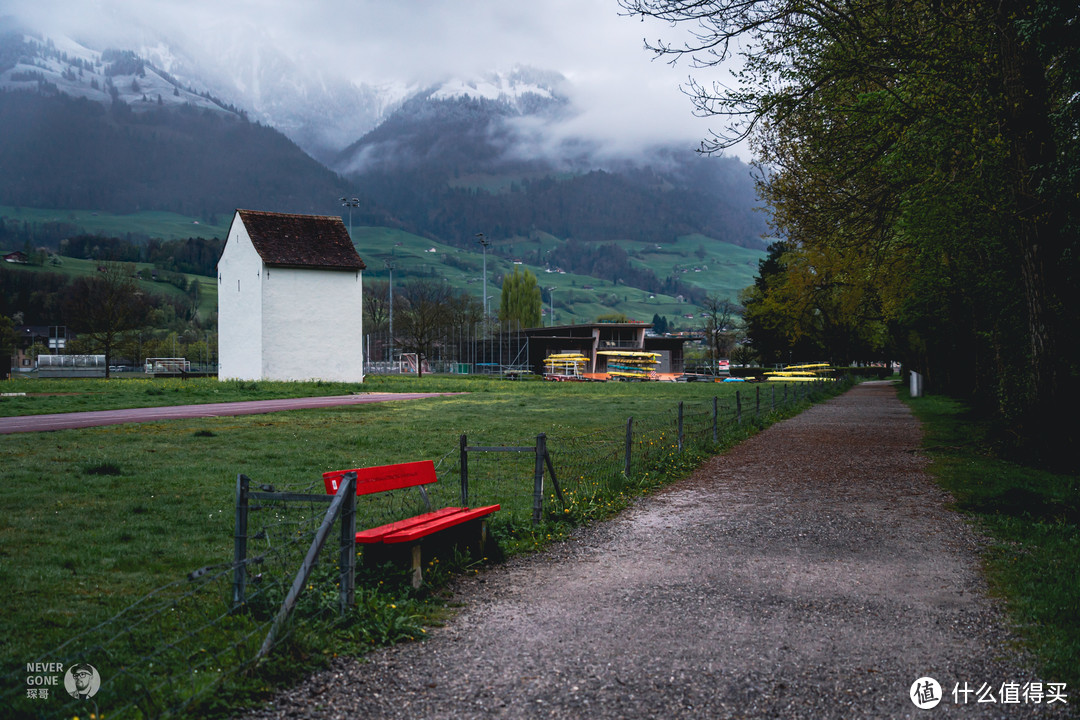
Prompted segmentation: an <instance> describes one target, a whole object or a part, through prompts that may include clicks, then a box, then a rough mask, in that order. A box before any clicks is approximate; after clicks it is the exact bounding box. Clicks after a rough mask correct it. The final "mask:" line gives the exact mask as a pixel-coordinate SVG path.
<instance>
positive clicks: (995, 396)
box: [621, 0, 1080, 452]
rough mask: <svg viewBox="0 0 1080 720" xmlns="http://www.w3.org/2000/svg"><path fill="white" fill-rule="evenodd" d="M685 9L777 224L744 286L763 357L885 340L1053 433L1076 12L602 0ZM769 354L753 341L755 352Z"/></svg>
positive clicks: (1001, 0) (1071, 306)
mask: <svg viewBox="0 0 1080 720" xmlns="http://www.w3.org/2000/svg"><path fill="white" fill-rule="evenodd" d="M621 2H622V3H623V5H624V6H625V7H627V8H628V9H630V10H632V11H633V12H635V13H640V14H642V15H647V16H653V17H657V18H660V19H663V20H665V21H669V22H674V23H676V24H677V23H680V22H688V23H692V24H693V27H694V31H693V33H692V34H691V35H690V36H689V39H688V40H687V41H686V42H685V43H684V44H672V45H665V44H658V45H657V46H656V47H655V48H654V49H655V50H656V51H657V52H658V53H660V54H673V55H675V56H678V55H692V56H694V58H695V59H696V60H697V61H698V63H699V65H700V66H709V67H717V66H718V65H719V63H720V62H722V61H725V60H726V59H727V58H728V57H729V56H730V55H731V52H730V49H731V48H732V47H734V45H733V43H735V42H736V39H738V43H739V47H740V48H742V51H741V52H742V56H743V57H742V59H743V65H742V69H741V71H740V72H739V74H738V76H737V78H736V83H735V84H733V85H721V84H711V83H706V82H699V81H692V82H691V84H690V87H689V90H690V92H691V94H692V96H693V98H694V101H695V103H696V105H697V108H698V110H699V111H701V112H704V113H707V114H713V115H720V116H723V117H724V118H725V119H726V121H727V123H726V128H725V130H723V131H722V132H718V133H717V134H716V135H714V136H713V137H712V138H711V139H710V140H709V141H707V142H706V149H707V150H716V149H720V148H723V147H728V146H730V145H731V144H733V143H735V142H738V141H741V140H742V139H745V138H750V139H751V140H752V142H753V144H754V147H755V151H756V153H757V156H758V158H759V161H760V163H761V166H762V170H763V172H762V176H763V180H762V183H761V191H762V192H763V194H764V196H765V198H766V199H767V200H768V202H769V204H770V205H771V207H772V210H773V222H774V224H775V229H776V231H777V235H778V236H779V237H781V238H782V242H780V243H778V244H776V245H774V246H773V247H772V249H771V250H770V254H769V257H768V258H767V259H766V260H764V261H763V262H762V265H761V275H760V277H759V279H758V282H757V283H756V284H755V286H754V287H753V288H751V289H750V290H749V291H748V292H747V293H746V296H745V297H744V298H743V301H744V304H745V305H746V311H747V321H748V323H749V327H750V334H751V337H752V339H753V340H754V342H755V343H757V344H758V345H759V346H760V348H761V350H762V351H763V352H764V353H766V354H767V355H771V356H772V357H773V358H775V359H787V358H786V357H783V355H784V353H785V352H794V351H797V352H798V354H799V355H800V356H805V355H815V356H816V355H819V354H824V355H826V356H828V357H830V358H832V359H837V360H841V359H842V360H850V359H856V358H857V357H858V356H859V355H863V354H867V353H873V354H877V355H878V356H879V357H880V356H882V355H891V356H894V357H899V358H901V359H902V360H903V361H904V362H905V364H906V365H907V366H908V367H909V368H912V369H916V370H919V371H921V372H923V373H925V374H926V375H927V376H928V378H929V380H930V382H931V383H932V384H933V385H935V386H936V387H937V388H939V389H941V390H945V391H951V392H958V393H963V394H967V395H969V396H971V397H973V398H974V399H975V400H977V401H978V402H980V403H981V404H982V405H984V406H985V407H989V408H992V409H993V410H994V411H995V412H996V413H997V414H998V416H999V417H1000V418H1002V419H1003V420H1005V421H1006V423H1005V425H1006V426H1007V427H1009V428H1010V429H1011V430H1012V431H1013V432H1014V433H1015V435H1016V437H1017V438H1018V439H1019V440H1021V441H1022V442H1023V443H1025V444H1026V445H1027V446H1028V447H1029V448H1033V449H1039V450H1042V451H1048V452H1052V451H1054V450H1055V449H1060V448H1063V447H1065V446H1066V445H1065V443H1066V442H1067V440H1068V438H1067V436H1068V435H1069V434H1075V428H1076V427H1077V424H1076V423H1074V422H1063V421H1062V418H1065V417H1068V413H1069V412H1070V411H1071V410H1072V408H1073V402H1074V400H1075V399H1076V397H1077V385H1078V383H1077V378H1078V359H1077V358H1078V355H1077V351H1078V349H1080V348H1078V347H1077V344H1078V340H1077V338H1078V336H1077V334H1076V333H1075V331H1074V330H1073V328H1075V326H1076V323H1077V320H1080V317H1078V314H1080V313H1078V308H1080V305H1078V303H1077V300H1078V299H1080V298H1078V297H1077V293H1078V288H1080V283H1078V282H1077V280H1078V277H1077V273H1078V270H1080V267H1078V264H1077V263H1078V260H1077V250H1078V249H1080V248H1078V235H1080V233H1078V232H1077V231H1078V229H1080V191H1078V189H1080V163H1078V158H1080V82H1078V81H1080V17H1077V16H1078V14H1080V13H1078V10H1077V6H1076V5H1075V3H1073V4H1069V3H1059V2H1056V1H1055V0H969V1H965V2H955V1H949V0H945V1H944V2H943V1H941V0H913V1H912V2H903V3H897V2H892V1H891V0H850V1H849V2H846V3H841V4H836V3H829V2H818V1H817V0H810V1H809V2H806V1H804V0H798V1H796V0H770V1H761V2H755V1H744V0H717V1H715V2H707V3H696V2H695V3H688V2H681V1H679V0H621ZM766 359H769V358H766Z"/></svg>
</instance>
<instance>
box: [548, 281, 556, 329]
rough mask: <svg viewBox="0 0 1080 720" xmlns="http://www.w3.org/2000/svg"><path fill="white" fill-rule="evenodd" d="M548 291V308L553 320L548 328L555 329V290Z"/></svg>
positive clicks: (550, 288)
mask: <svg viewBox="0 0 1080 720" xmlns="http://www.w3.org/2000/svg"><path fill="white" fill-rule="evenodd" d="M547 291H548V308H549V309H550V310H549V312H548V314H549V315H551V320H550V321H549V323H548V327H555V288H553V287H549V288H548V289H547Z"/></svg>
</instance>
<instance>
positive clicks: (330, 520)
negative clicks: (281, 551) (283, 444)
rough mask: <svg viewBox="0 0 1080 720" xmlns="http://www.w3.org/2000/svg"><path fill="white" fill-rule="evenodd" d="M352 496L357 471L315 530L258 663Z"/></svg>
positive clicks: (347, 478) (347, 476)
mask: <svg viewBox="0 0 1080 720" xmlns="http://www.w3.org/2000/svg"><path fill="white" fill-rule="evenodd" d="M350 496H351V497H352V498H353V502H356V473H346V474H345V476H344V477H343V478H342V483H341V485H339V486H338V491H337V493H336V494H335V495H334V499H333V501H331V503H330V509H329V510H327V511H326V515H324V516H323V520H322V524H320V525H319V529H318V530H316V531H315V539H314V540H313V541H312V543H311V547H309V548H308V551H307V555H305V556H304V562H303V563H302V564H301V565H300V571H299V572H298V573H296V577H295V578H294V579H293V584H292V587H291V588H289V593H288V595H286V596H285V602H283V603H281V607H280V608H278V611H277V614H276V615H275V616H274V621H273V622H272V623H271V624H270V632H268V633H267V634H266V639H265V640H263V644H262V647H261V648H259V652H258V653H257V654H256V655H255V662H256V663H258V662H259V661H260V660H262V659H263V658H264V657H266V654H267V653H269V652H270V649H271V648H272V647H273V646H274V639H275V638H276V637H277V634H278V631H280V630H281V626H282V625H284V624H285V621H286V620H287V619H288V617H289V613H291V612H292V609H293V607H294V606H295V605H296V599H297V598H298V597H299V596H300V592H301V591H302V590H303V589H304V584H305V583H306V582H307V579H308V576H309V575H311V571H312V570H313V569H314V568H315V560H316V559H317V558H318V557H319V551H320V550H322V547H323V545H324V544H325V543H326V538H327V536H328V535H329V534H330V529H331V528H332V527H333V525H334V521H335V520H336V519H337V518H338V516H339V515H340V514H341V508H342V506H343V505H344V504H345V502H346V498H347V497H350ZM355 541H356V538H355V533H353V542H355Z"/></svg>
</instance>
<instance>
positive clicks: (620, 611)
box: [248, 383, 1080, 720]
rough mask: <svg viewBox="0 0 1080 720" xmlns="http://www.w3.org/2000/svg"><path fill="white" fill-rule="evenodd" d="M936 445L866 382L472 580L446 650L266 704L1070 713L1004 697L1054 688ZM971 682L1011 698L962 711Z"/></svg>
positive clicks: (346, 661)
mask: <svg viewBox="0 0 1080 720" xmlns="http://www.w3.org/2000/svg"><path fill="white" fill-rule="evenodd" d="M919 440H920V429H919V425H918V423H917V422H916V420H915V419H914V418H913V417H912V415H911V414H910V412H909V411H908V410H907V408H906V407H905V406H904V405H902V404H901V403H900V402H899V401H898V400H897V398H896V394H895V391H894V389H893V387H892V386H891V385H889V384H883V383H865V384H862V385H858V386H856V387H855V388H853V389H852V390H851V391H849V392H848V393H846V394H844V395H842V396H840V397H838V398H835V399H833V400H831V401H829V402H827V403H824V404H821V405H818V406H815V407H813V408H811V409H810V410H807V411H806V412H804V413H802V414H801V415H799V416H798V417H795V418H793V419H791V420H788V421H786V422H783V423H780V424H777V425H774V426H772V427H771V428H769V429H767V430H765V431H764V432H762V433H760V434H758V435H757V436H755V437H754V438H751V439H750V440H748V441H746V442H745V443H743V444H742V445H740V446H739V447H737V448H735V449H734V450H732V451H731V452H729V453H727V454H726V455H723V456H718V457H715V458H713V459H712V460H710V461H709V462H707V463H706V464H705V465H704V466H703V467H701V468H700V469H699V470H698V471H697V472H696V473H694V475H693V476H691V477H690V478H688V479H686V480H685V481H683V482H680V483H677V484H675V485H673V486H671V487H670V488H668V489H666V490H664V491H662V492H660V493H657V494H656V495H653V496H651V497H648V498H645V499H643V500H641V501H640V502H638V503H636V504H635V506H634V507H633V508H631V509H630V510H629V511H627V512H625V513H623V514H622V515H621V516H620V517H618V518H616V519H614V520H612V521H609V522H606V523H600V524H597V525H595V526H593V527H590V528H585V529H581V530H579V531H577V532H576V533H574V536H573V537H572V538H571V539H570V540H568V541H566V542H563V543H560V544H558V545H557V546H555V547H553V548H551V549H550V550H548V551H546V552H544V553H540V554H537V555H533V556H529V557H519V558H515V559H513V560H511V561H509V562H507V563H505V564H503V565H501V566H498V567H495V568H492V569H490V570H488V571H486V572H484V573H482V574H481V575H479V576H476V577H472V578H468V579H464V580H461V581H459V582H458V583H457V585H456V586H455V588H454V592H455V595H456V598H457V600H459V601H460V602H462V603H464V608H463V609H462V610H460V611H459V612H458V613H457V614H456V616H455V617H454V618H452V619H451V621H450V622H449V623H448V624H447V625H446V627H443V628H439V629H436V630H433V631H431V632H430V633H429V634H430V637H429V639H428V640H427V641H425V642H423V643H415V644H406V645H400V646H397V647H394V648H389V649H386V650H380V651H377V652H374V653H372V654H370V655H369V656H367V657H365V658H362V659H351V658H339V659H337V660H335V661H334V663H333V665H332V666H331V667H330V668H329V669H328V670H325V671H323V672H320V673H318V674H316V675H314V676H312V677H310V678H308V679H307V680H306V681H305V682H303V683H302V684H300V685H299V686H297V687H294V688H291V689H287V690H282V691H281V692H280V693H279V694H278V696H277V697H276V698H275V699H274V701H273V702H272V703H271V704H269V705H268V706H267V707H265V708H263V709H261V710H259V711H257V712H254V713H251V714H250V715H249V716H248V717H249V718H252V719H255V718H260V719H262V718H286V717H288V718H306V717H312V718H314V717H318V718H339V717H340V718H409V719H410V720H417V719H419V718H489V717H497V718H590V719H591V718H664V719H665V720H666V719H669V718H817V719H821V718H862V717H865V718H907V717H911V718H914V717H933V716H937V715H941V714H944V715H947V716H950V717H964V718H967V717H971V718H988V717H1008V718H1013V717H1055V718H1057V717H1063V716H1065V715H1066V714H1067V713H1068V712H1069V711H1071V710H1072V702H1071V701H1072V698H1068V699H1069V700H1070V704H1069V706H1067V707H1066V706H1063V705H1062V704H1061V703H1055V704H1053V705H1047V704H1046V702H1045V700H1044V701H1043V703H1042V704H1035V703H1033V702H1027V703H1025V702H1023V699H1022V698H1021V702H1020V703H1019V704H1002V703H1001V702H1000V700H1001V699H1002V698H1001V697H1000V691H1001V685H1002V684H1003V683H1018V684H1021V685H1022V684H1023V683H1026V682H1029V681H1040V680H1042V679H1041V678H1039V677H1038V676H1037V675H1036V674H1035V673H1034V672H1033V670H1032V669H1031V667H1032V666H1031V662H1030V658H1027V657H1025V656H1024V655H1023V654H1022V652H1021V651H1020V650H1018V646H1017V643H1016V642H1015V639H1014V638H1013V637H1011V636H1010V634H1009V632H1008V630H1007V628H1006V624H1005V622H1004V620H1003V617H1002V615H1001V613H1000V608H999V607H998V606H997V603H996V602H995V601H993V600H991V599H990V598H989V596H988V593H987V588H986V585H985V582H984V580H983V578H982V576H981V573H980V570H979V551H980V543H981V540H980V538H979V537H978V536H977V534H976V533H975V532H973V531H972V529H971V528H970V527H969V526H968V525H967V524H966V523H965V522H964V521H963V520H962V518H961V517H960V516H958V515H957V514H956V513H954V512H953V511H951V510H949V509H948V508H947V503H948V502H949V497H948V495H947V494H946V493H945V492H943V491H942V490H940V489H939V488H938V487H937V486H936V485H935V484H934V482H933V481H932V480H931V479H930V478H928V476H927V475H926V474H925V472H924V467H925V460H924V459H923V458H922V457H920V455H919V452H918V448H919ZM923 676H931V677H933V678H935V679H936V680H937V681H938V682H939V683H940V685H941V687H942V694H943V695H944V699H943V701H942V702H941V704H940V705H938V706H937V707H936V708H934V709H931V710H920V709H918V708H917V707H916V706H915V705H914V704H913V702H912V701H911V699H910V698H909V695H908V693H909V689H910V688H911V685H912V684H913V683H914V682H915V680H916V679H917V678H920V677H923ZM957 683H959V685H960V688H961V689H962V688H963V687H964V684H965V683H967V687H969V688H970V689H972V690H976V691H977V690H979V689H980V688H983V686H984V685H985V686H987V687H989V688H991V692H992V695H993V697H994V698H995V699H997V700H998V701H999V702H998V703H993V704H992V703H988V702H984V703H978V702H976V700H977V694H975V693H973V694H972V695H970V696H969V697H968V702H967V703H966V704H962V703H957V702H955V701H954V698H953V688H954V686H956V684H957ZM1066 692H1068V689H1066ZM960 697H961V700H963V696H962V695H961V696H960ZM984 699H985V695H984ZM1076 702H1078V703H1080V699H1077V700H1076Z"/></svg>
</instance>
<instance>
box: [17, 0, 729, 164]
mask: <svg viewBox="0 0 1080 720" xmlns="http://www.w3.org/2000/svg"><path fill="white" fill-rule="evenodd" d="M3 5H4V6H6V8H7V9H6V10H5V11H4V12H8V13H11V14H14V15H15V16H17V17H23V18H26V19H28V20H29V21H30V22H31V24H32V25H33V26H35V27H47V28H49V30H48V32H53V33H64V34H67V35H70V36H72V37H74V38H75V39H84V40H93V41H94V42H97V43H108V44H112V45H113V46H120V47H124V46H136V47H137V46H141V45H148V44H153V43H154V42H155V40H156V38H158V37H162V36H164V37H169V38H177V37H178V38H179V39H180V40H181V41H182V43H183V45H184V46H185V47H187V48H189V52H191V53H192V54H193V55H194V56H195V59H197V60H204V58H205V57H206V56H215V55H223V54H228V55H231V56H233V57H236V56H238V55H239V54H241V53H244V52H252V51H254V48H255V47H261V48H262V49H264V50H265V49H266V48H267V47H268V46H269V47H272V48H273V49H274V50H275V51H277V52H279V53H281V54H282V55H284V56H285V57H287V58H289V59H290V60H292V61H293V62H295V63H297V64H298V65H300V66H301V67H305V68H310V69H311V72H312V76H313V77H318V76H322V77H328V78H332V77H334V76H335V75H337V74H340V75H342V76H344V77H346V78H348V79H351V80H355V81H359V82H365V83H374V84H382V83H388V82H402V83H426V82H429V81H430V82H434V81H437V80H440V79H443V78H446V77H447V76H475V75H478V74H481V73H484V72H488V71H491V70H499V69H508V68H510V67H512V66H514V65H518V64H520V65H529V66H533V67H536V68H541V69H546V70H555V71H557V72H560V73H562V74H563V75H565V76H566V77H567V78H569V79H570V80H571V81H572V83H573V87H574V88H575V90H574V93H575V97H574V98H573V99H574V101H575V102H576V104H577V105H578V106H579V109H580V110H581V112H582V115H581V116H580V118H579V120H578V122H577V128H576V129H577V130H579V131H580V132H582V134H584V135H587V136H596V137H599V136H601V135H611V136H618V137H619V138H622V140H621V142H624V143H638V144H642V143H648V142H650V141H663V140H677V141H680V142H685V143H686V144H687V146H688V147H696V146H697V143H698V141H700V140H701V139H702V138H704V137H705V136H706V135H707V134H708V132H709V129H710V127H716V129H719V127H718V124H719V120H718V119H715V118H714V119H711V120H710V119H701V118H695V117H694V116H693V112H692V107H691V105H690V101H689V99H688V98H687V97H686V96H685V95H684V94H683V93H682V92H681V90H680V86H681V85H682V84H684V83H685V82H686V80H687V77H688V74H689V73H690V72H691V70H690V69H689V68H688V67H687V66H686V65H685V64H684V65H680V66H677V67H671V66H669V65H668V64H666V63H665V62H664V61H663V60H653V59H652V56H651V54H650V53H649V52H647V51H646V50H645V49H644V48H643V40H644V39H645V38H646V37H648V38H649V39H650V40H654V39H656V38H657V37H660V36H665V37H667V38H677V37H678V33H680V32H682V31H681V30H671V29H670V28H668V27H667V26H666V25H665V24H663V23H655V22H652V21H649V22H641V21H640V20H637V19H633V18H628V17H623V16H620V10H619V6H618V3H617V2H616V0H453V1H452V2H451V1H449V0H446V1H438V2H437V1H435V0H426V1H425V0H4V2H3ZM249 46H251V49H249ZM226 49H227V51H228V52H225V51H226ZM199 55H202V56H203V57H198V56H199ZM695 72H697V75H696V77H697V78H698V79H703V80H706V81H711V80H712V79H721V80H723V79H726V75H724V76H722V75H719V74H715V75H714V76H711V77H710V76H705V75H703V74H701V72H700V71H695ZM737 154H739V155H740V156H744V159H745V154H744V153H743V152H741V151H740V152H738V153H737Z"/></svg>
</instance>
